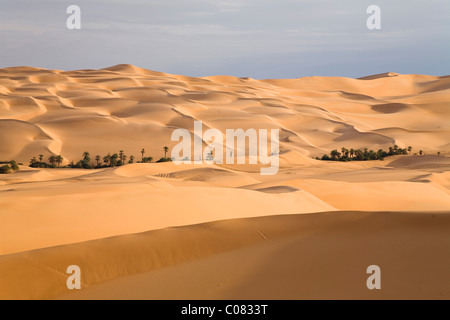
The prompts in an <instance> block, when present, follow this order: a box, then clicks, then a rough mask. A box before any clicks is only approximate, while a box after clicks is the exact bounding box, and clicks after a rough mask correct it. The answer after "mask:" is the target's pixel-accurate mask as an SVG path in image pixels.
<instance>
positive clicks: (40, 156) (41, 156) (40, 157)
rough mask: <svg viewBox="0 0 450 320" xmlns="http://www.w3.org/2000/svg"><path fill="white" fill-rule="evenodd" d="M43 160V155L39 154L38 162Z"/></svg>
mask: <svg viewBox="0 0 450 320" xmlns="http://www.w3.org/2000/svg"><path fill="white" fill-rule="evenodd" d="M43 160H44V155H43V154H40V155H39V162H42V161H43Z"/></svg>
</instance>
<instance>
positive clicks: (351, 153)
mask: <svg viewBox="0 0 450 320" xmlns="http://www.w3.org/2000/svg"><path fill="white" fill-rule="evenodd" d="M354 155H355V149H353V148H352V149H350V157H351V158H353V156H354Z"/></svg>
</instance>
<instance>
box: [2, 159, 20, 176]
mask: <svg viewBox="0 0 450 320" xmlns="http://www.w3.org/2000/svg"><path fill="white" fill-rule="evenodd" d="M1 164H3V165H2V166H0V174H9V173H12V172H16V171H19V165H18V164H17V162H16V161H14V160H12V161H10V162H6V163H5V162H2V163H1Z"/></svg>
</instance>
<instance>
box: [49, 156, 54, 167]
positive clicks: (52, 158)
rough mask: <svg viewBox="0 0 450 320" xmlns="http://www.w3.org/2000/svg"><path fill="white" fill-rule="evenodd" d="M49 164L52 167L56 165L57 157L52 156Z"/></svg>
mask: <svg viewBox="0 0 450 320" xmlns="http://www.w3.org/2000/svg"><path fill="white" fill-rule="evenodd" d="M48 162H50V164H51V165H55V162H56V156H55V155H51V156H50V158H48Z"/></svg>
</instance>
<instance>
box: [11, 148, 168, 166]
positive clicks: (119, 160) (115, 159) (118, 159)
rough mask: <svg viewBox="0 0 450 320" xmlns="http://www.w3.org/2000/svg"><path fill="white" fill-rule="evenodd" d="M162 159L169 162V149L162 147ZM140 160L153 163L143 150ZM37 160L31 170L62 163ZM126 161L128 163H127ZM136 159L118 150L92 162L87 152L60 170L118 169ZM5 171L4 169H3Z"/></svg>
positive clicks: (56, 157) (53, 159) (53, 157)
mask: <svg viewBox="0 0 450 320" xmlns="http://www.w3.org/2000/svg"><path fill="white" fill-rule="evenodd" d="M163 150H164V158H161V159H160V160H158V161H157V162H171V161H172V159H171V158H167V152H169V147H167V146H166V147H164V148H163ZM141 154H142V158H141V161H138V162H137V163H151V162H153V157H144V154H145V149H142V150H141ZM38 158H39V160H37V158H36V157H33V158H32V159H31V160H30V167H32V168H61V164H62V163H63V162H64V158H63V157H62V156H61V155H51V156H50V157H49V158H48V162H45V161H44V155H42V154H41V155H39V157H38ZM127 160H128V161H127ZM135 160H136V157H135V156H133V155H130V157H129V158H128V156H127V155H126V154H125V152H124V151H123V150H120V151H119V152H118V153H113V154H112V155H111V153H108V154H107V155H106V156H104V157H101V156H100V155H96V156H95V158H94V159H93V160H92V159H91V155H90V153H89V152H87V151H86V152H84V153H83V155H82V159H81V160H79V161H78V162H76V163H74V162H73V161H72V162H71V163H69V164H68V165H67V166H64V167H62V168H78V169H100V168H110V167H120V166H123V165H125V164H127V163H129V164H132V163H135ZM93 161H95V162H93ZM5 170H6V169H5Z"/></svg>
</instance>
